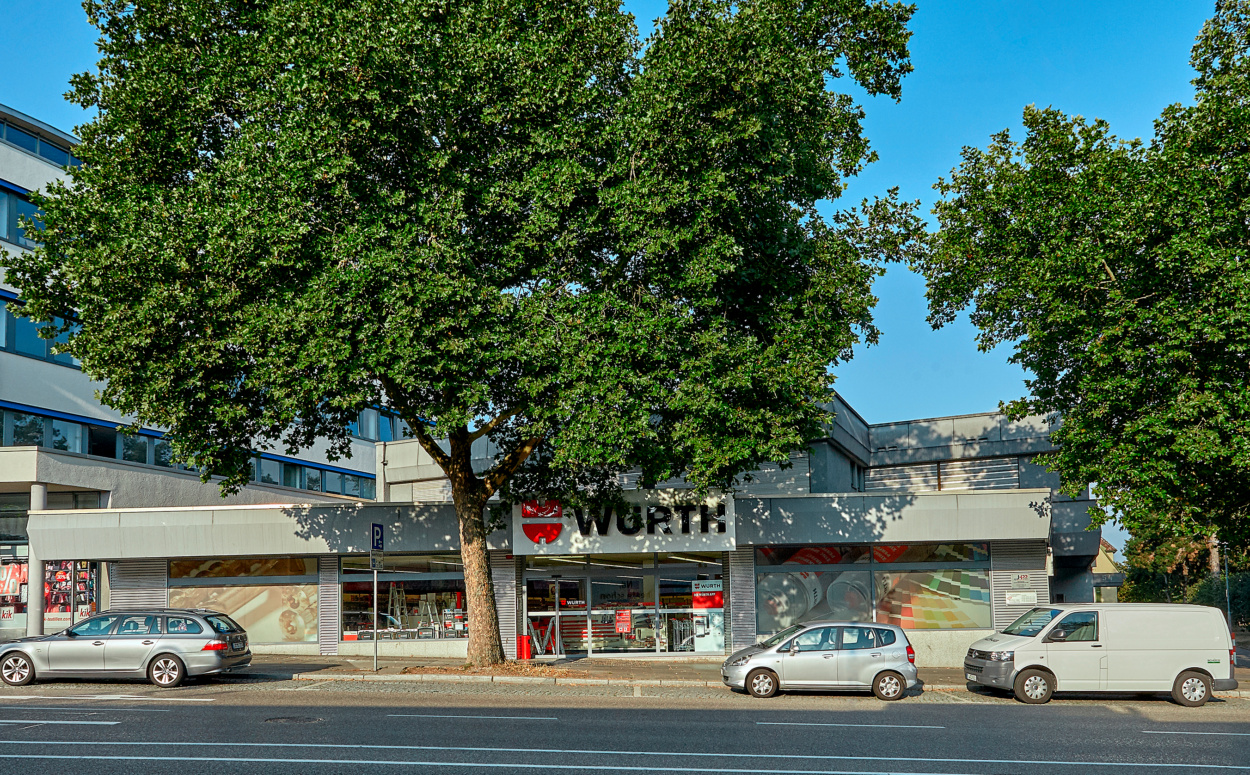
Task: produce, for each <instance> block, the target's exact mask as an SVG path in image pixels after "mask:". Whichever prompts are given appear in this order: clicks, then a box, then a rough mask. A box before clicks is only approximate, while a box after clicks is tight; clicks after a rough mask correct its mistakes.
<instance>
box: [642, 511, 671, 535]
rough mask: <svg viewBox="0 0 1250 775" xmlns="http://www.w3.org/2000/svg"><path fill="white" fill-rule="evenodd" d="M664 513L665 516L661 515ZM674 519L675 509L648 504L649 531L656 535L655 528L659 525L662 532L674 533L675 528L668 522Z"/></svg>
mask: <svg viewBox="0 0 1250 775" xmlns="http://www.w3.org/2000/svg"><path fill="white" fill-rule="evenodd" d="M660 514H663V515H664V516H659V515H660ZM672 521H673V510H672V509H670V508H669V507H668V506H648V507H647V533H648V534H650V535H655V528H656V526H657V525H658V526H659V528H660V532H661V533H664V534H666V535H672V534H673V530H672V528H670V527H669V526H668V523H670V522H672Z"/></svg>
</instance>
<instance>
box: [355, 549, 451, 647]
mask: <svg viewBox="0 0 1250 775" xmlns="http://www.w3.org/2000/svg"><path fill="white" fill-rule="evenodd" d="M388 559H389V558H388ZM469 626H470V622H469V621H468V620H467V618H466V615H465V593H464V579H428V580H427V579H419V580H396V581H390V580H387V581H383V582H382V583H381V584H380V585H379V588H378V630H377V632H376V633H375V632H374V630H373V582H372V581H345V582H344V583H343V640H349V641H350V640H373V639H374V637H375V635H376V637H377V639H379V640H383V639H385V640H434V639H443V638H467V637H468V636H469Z"/></svg>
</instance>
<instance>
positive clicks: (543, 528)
mask: <svg viewBox="0 0 1250 775" xmlns="http://www.w3.org/2000/svg"><path fill="white" fill-rule="evenodd" d="M563 529H564V509H563V507H561V506H560V501H525V502H524V503H522V504H521V530H523V531H524V532H525V537H526V538H528V539H529V540H531V541H533V542H534V543H536V544H549V543H551V542H552V541H554V540H556V539H557V538H559V537H560V531H562V530H563Z"/></svg>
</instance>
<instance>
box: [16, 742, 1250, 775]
mask: <svg viewBox="0 0 1250 775" xmlns="http://www.w3.org/2000/svg"><path fill="white" fill-rule="evenodd" d="M0 745H40V746H56V745H72V746H79V747H81V746H82V745H83V743H81V742H79V741H75V740H0ZM91 746H92V747H95V748H102V747H105V746H130V747H138V746H144V747H155V748H320V749H327V750H360V749H372V750H378V751H447V752H452V751H454V752H458V753H522V754H544V753H546V754H562V755H564V754H577V755H586V756H613V757H616V756H665V757H670V758H671V757H686V758H708V757H711V758H718V759H800V760H820V761H855V762H911V763H926V764H1025V765H1033V766H1037V767H1041V766H1048V765H1053V766H1062V767H1086V768H1088V767H1138V768H1141V767H1154V768H1155V769H1198V770H1236V771H1238V772H1245V771H1250V765H1243V764H1181V763H1174V762H1163V763H1157V762H1099V761H1067V760H1056V759H969V758H954V757H945V758H944V757H932V756H862V755H861V756H838V755H835V754H810V755H807V754H784V753H716V752H712V751H693V752H691V751H637V750H630V751H619V750H618V751H613V750H603V749H593V748H591V749H588V748H507V747H498V748H487V747H484V746H457V745H380V744H378V745H375V744H370V743H250V742H248V743H207V742H157V741H154V740H140V741H92V742H91ZM68 758H75V757H72V756H71V757H68ZM101 758H108V757H101ZM336 761H337V760H336ZM345 761H354V760H345ZM663 769H669V768H663ZM696 771H698V772H703V770H696ZM755 771H756V770H749V772H755ZM911 775H920V774H919V773H912V774H911ZM946 775H950V774H949V773H947V774H946Z"/></svg>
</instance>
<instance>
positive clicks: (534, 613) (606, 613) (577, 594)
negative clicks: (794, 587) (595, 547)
mask: <svg viewBox="0 0 1250 775" xmlns="http://www.w3.org/2000/svg"><path fill="white" fill-rule="evenodd" d="M722 584H723V581H722V578H721V555H720V554H719V553H683V554H645V555H590V556H581V557H532V558H530V559H529V563H528V567H527V568H526V571H525V592H526V594H525V600H526V611H525V617H524V620H525V630H526V631H525V632H522V633H521V634H522V635H529V636H530V642H531V646H532V650H533V654H534V655H535V656H551V655H566V654H583V655H591V654H629V653H639V654H641V653H651V654H655V653H675V654H676V653H709V654H714V653H722V652H723V651H724V649H725V634H724V633H725V628H724V623H725V617H724V592H723V588H722Z"/></svg>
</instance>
